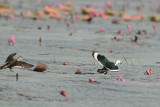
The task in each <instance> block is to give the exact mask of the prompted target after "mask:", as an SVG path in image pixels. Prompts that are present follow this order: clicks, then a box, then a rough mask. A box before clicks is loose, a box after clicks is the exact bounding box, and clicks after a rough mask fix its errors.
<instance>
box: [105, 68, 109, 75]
mask: <svg viewBox="0 0 160 107" xmlns="http://www.w3.org/2000/svg"><path fill="white" fill-rule="evenodd" d="M103 70H104V74H105V75H106V74H107V73H108V71H110V69H109V68H107V67H103Z"/></svg>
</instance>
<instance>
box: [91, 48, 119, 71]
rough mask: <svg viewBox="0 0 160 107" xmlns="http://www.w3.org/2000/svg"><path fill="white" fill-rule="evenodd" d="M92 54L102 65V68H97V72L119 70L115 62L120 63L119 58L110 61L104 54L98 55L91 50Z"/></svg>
mask: <svg viewBox="0 0 160 107" xmlns="http://www.w3.org/2000/svg"><path fill="white" fill-rule="evenodd" d="M92 56H93V58H94V59H95V60H97V61H98V62H99V63H100V64H101V65H102V66H103V68H102V69H98V70H97V72H99V73H105V74H107V72H108V71H119V68H118V66H117V64H119V63H121V61H120V60H118V61H116V62H111V61H109V60H108V59H107V58H106V57H105V56H104V55H100V54H99V53H97V52H95V51H92Z"/></svg>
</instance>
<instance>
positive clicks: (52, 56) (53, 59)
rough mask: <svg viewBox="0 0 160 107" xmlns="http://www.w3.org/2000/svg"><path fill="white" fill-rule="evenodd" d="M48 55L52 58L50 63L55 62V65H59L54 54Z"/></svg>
mask: <svg viewBox="0 0 160 107" xmlns="http://www.w3.org/2000/svg"><path fill="white" fill-rule="evenodd" d="M48 55H49V56H50V57H51V59H50V61H53V63H54V64H57V62H56V59H55V58H54V55H53V54H48Z"/></svg>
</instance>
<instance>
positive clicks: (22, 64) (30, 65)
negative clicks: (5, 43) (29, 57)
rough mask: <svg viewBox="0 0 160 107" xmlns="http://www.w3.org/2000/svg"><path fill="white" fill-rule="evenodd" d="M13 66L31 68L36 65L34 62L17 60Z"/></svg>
mask: <svg viewBox="0 0 160 107" xmlns="http://www.w3.org/2000/svg"><path fill="white" fill-rule="evenodd" d="M13 66H19V67H22V68H31V67H33V66H34V65H32V64H29V63H26V62H23V61H16V62H15V63H14V64H13Z"/></svg>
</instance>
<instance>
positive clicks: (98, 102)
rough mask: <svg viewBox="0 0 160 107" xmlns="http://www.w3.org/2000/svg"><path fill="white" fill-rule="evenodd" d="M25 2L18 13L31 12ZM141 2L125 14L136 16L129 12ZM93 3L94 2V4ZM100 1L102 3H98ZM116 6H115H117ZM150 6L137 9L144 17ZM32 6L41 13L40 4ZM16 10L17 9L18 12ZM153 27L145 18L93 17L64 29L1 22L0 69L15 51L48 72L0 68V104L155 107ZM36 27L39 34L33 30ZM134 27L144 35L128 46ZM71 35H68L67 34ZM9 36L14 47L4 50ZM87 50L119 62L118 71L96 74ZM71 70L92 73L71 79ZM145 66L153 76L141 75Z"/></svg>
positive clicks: (157, 82) (158, 81)
mask: <svg viewBox="0 0 160 107" xmlns="http://www.w3.org/2000/svg"><path fill="white" fill-rule="evenodd" d="M29 1H31V0H27V1H23V2H24V4H23V9H27V8H29V9H30V8H31V9H34V8H33V7H32V6H34V5H36V4H35V3H32V4H31V3H30V2H29ZM61 1H63V0H61ZM115 1H116V0H113V3H114V4H115V5H116V2H117V1H116V2H115ZM124 1H125V0H124ZM126 1H127V2H129V1H128V0H126ZM143 1H144V0H133V4H130V5H131V8H130V9H129V10H127V11H129V12H131V13H134V12H136V11H132V8H134V7H135V6H137V5H139V3H140V2H143ZM48 2H51V1H50V0H46V1H45V2H43V4H45V3H48ZM57 2H58V1H55V2H53V3H54V4H56V3H57ZM72 2H73V5H74V6H75V7H76V9H77V11H78V7H80V6H81V5H86V4H90V3H91V2H90V1H89V0H86V1H85V2H84V1H73V0H72ZM94 2H97V1H96V0H94ZM104 2H105V1H103V0H102V3H104ZM102 3H100V2H98V3H97V4H102ZM121 3H122V2H120V1H118V2H117V4H121ZM11 4H12V5H11ZM11 4H10V6H11V7H13V8H15V6H16V0H12V3H11ZM150 7H152V5H151V4H149V3H146V4H145V6H144V9H142V11H144V13H145V14H144V15H145V16H147V15H148V11H151V10H149V8H150ZM37 8H40V9H41V8H42V6H37ZM152 8H153V7H152ZM113 9H114V8H113ZM115 9H117V8H115ZM153 9H155V8H153ZM16 10H17V11H19V8H16ZM127 24H130V25H131V26H132V30H131V35H128V34H127V30H126V25H127ZM153 24H154V23H152V22H149V21H148V20H144V21H138V22H135V21H131V22H122V23H120V24H118V25H113V24H111V19H109V20H107V21H104V20H101V19H98V18H95V19H94V22H93V23H92V24H91V25H90V24H88V23H86V22H82V21H76V22H75V24H74V25H71V28H70V29H69V30H67V27H66V25H65V23H64V20H62V21H56V20H47V21H33V20H30V19H25V20H22V19H20V18H16V19H15V21H11V20H8V21H6V20H5V19H3V18H1V19H0V29H1V31H0V65H3V64H4V61H5V59H6V57H7V56H8V55H9V54H11V53H14V52H16V53H17V56H16V57H18V56H22V57H23V58H24V61H26V62H28V63H31V64H35V65H36V63H37V62H42V63H45V64H47V65H48V68H49V69H48V70H47V71H46V72H45V73H37V72H32V71H28V70H22V69H14V72H11V71H10V70H9V69H5V70H1V71H0V104H1V106H3V107H7V106H13V107H21V106H23V107H24V106H26V107H28V106H34V107H36V106H37V107H38V106H47V107H51V106H66V107H75V106H76V107H82V106H89V107H91V106H93V107H98V106H105V107H106V106H113V107H115V106H119V107H131V106H133V107H135V106H136V107H137V106H140V107H150V106H154V107H159V105H160V102H159V99H160V93H159V89H160V78H159V76H160V73H159V72H160V71H159V69H160V65H159V64H157V63H156V62H160V57H159V52H160V51H159V49H160V42H159V40H160V37H159V34H160V31H158V30H157V33H154V30H153V29H152V25H153ZM47 25H50V26H51V30H50V31H47V30H46V27H47ZM39 26H41V27H42V30H38V29H37V27H39ZM101 27H104V28H105V29H106V33H95V32H96V31H97V30H99V28H101ZM158 27H159V25H158V24H157V28H158ZM119 29H121V30H122V32H123V35H121V36H119V37H120V41H119V42H116V41H114V40H112V38H113V37H114V36H115V33H116V32H117V31H118V30H119ZM139 29H146V30H147V32H148V34H147V35H138V37H139V39H138V43H131V42H130V36H134V35H135V34H136V32H137V31H138V30H139ZM70 33H72V35H71V36H70V35H69V34H70ZM10 36H15V40H16V43H15V46H14V47H13V46H8V43H7V39H8V38H9V37H10ZM40 36H41V37H42V44H41V46H40V45H39V41H38V40H39V37H40ZM92 50H96V51H98V52H99V53H100V54H103V55H105V56H106V57H107V58H108V59H109V60H111V61H116V60H118V59H120V60H121V61H122V64H121V65H119V68H120V69H121V70H120V71H119V72H109V73H108V74H107V75H104V74H98V73H97V72H96V71H97V69H99V68H101V66H100V65H99V63H97V62H95V61H94V60H93V58H92V55H91V53H92ZM111 51H112V52H111ZM53 58H54V59H53ZM124 58H126V60H125V59H124ZM64 62H67V63H68V66H64V65H63V63H64ZM76 68H80V69H81V71H82V72H83V73H87V72H88V73H95V74H94V75H92V74H90V75H89V74H88V75H76V74H74V72H75V71H76ZM150 68H151V69H152V72H153V73H152V75H149V76H147V75H144V72H145V71H146V70H147V69H150ZM16 73H18V74H19V80H18V81H16V78H15V76H16ZM120 76H122V77H123V78H124V79H125V80H126V81H125V82H118V81H117V78H118V77H120ZM90 78H95V79H96V80H97V82H98V83H89V82H88V79H90ZM61 90H64V91H66V92H67V97H68V99H69V101H68V102H66V101H65V99H64V97H63V96H61V95H60V94H59V91H61Z"/></svg>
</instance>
